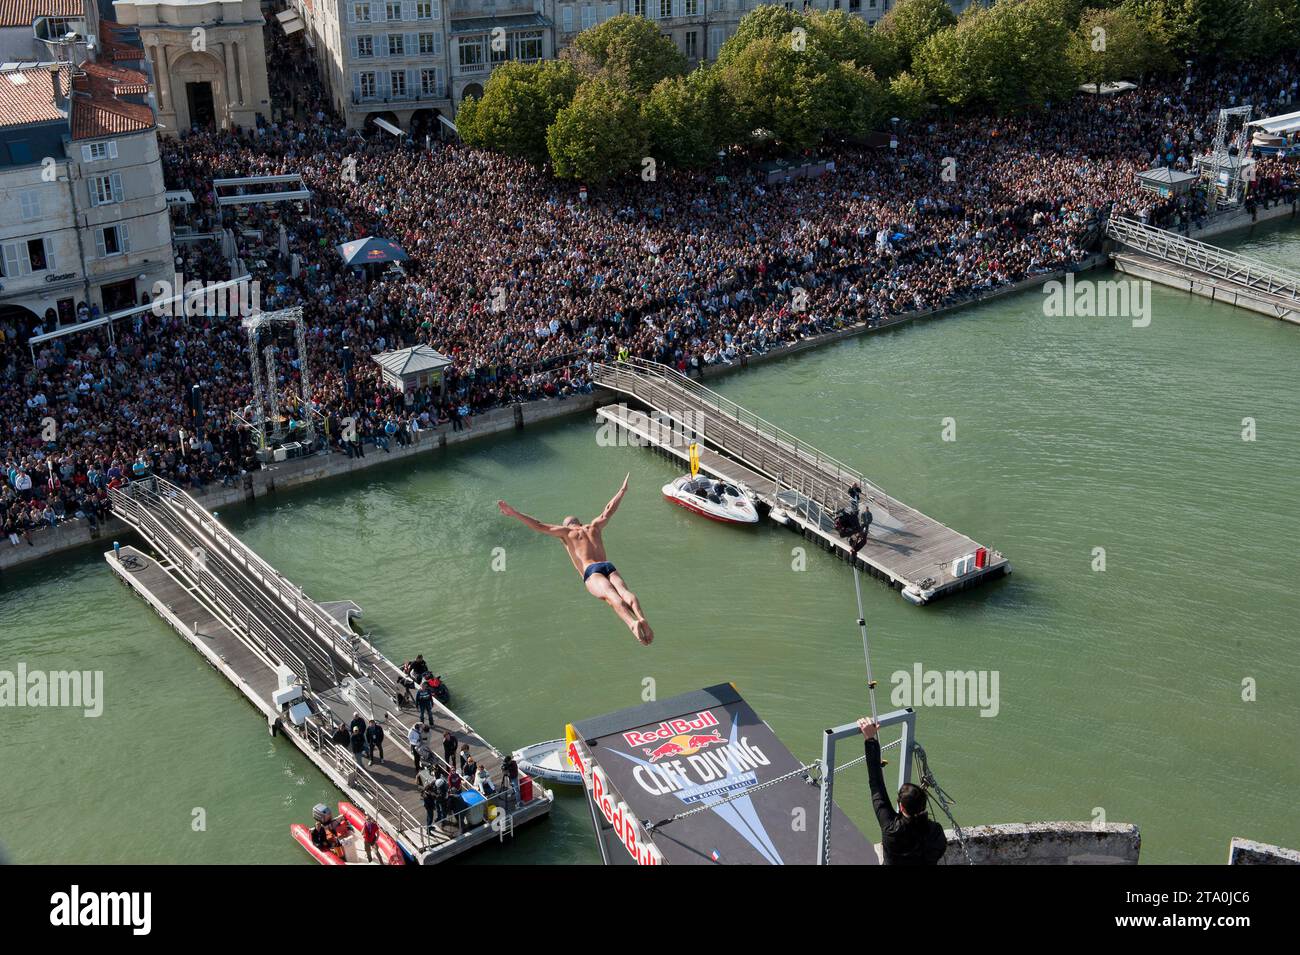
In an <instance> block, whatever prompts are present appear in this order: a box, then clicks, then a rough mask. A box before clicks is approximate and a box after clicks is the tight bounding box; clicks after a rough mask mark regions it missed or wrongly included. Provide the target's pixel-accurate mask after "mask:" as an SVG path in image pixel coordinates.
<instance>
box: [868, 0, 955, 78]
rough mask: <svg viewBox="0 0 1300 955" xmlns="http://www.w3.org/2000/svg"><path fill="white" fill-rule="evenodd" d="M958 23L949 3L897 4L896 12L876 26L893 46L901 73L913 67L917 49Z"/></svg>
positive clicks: (912, 0)
mask: <svg viewBox="0 0 1300 955" xmlns="http://www.w3.org/2000/svg"><path fill="white" fill-rule="evenodd" d="M956 22H957V16H956V14H954V13H953V12H952V7H950V6H949V5H948V0H898V3H897V4H896V5H895V6H894V9H892V10H890V11H889V12H888V13H886V14H885V15H884V17H882V18H881V20H880V22H879V23H878V24H876V29H877V30H879V31H880V32H881V33H882V34H884V36H885V37H887V38H888V39H889V41H890V42H891V43H892V44H893V46H894V55H895V57H896V58H897V60H898V63H899V66H900V68H902V69H908V68H910V67H911V65H912V59H913V57H914V56H915V55H916V51H917V49H918V48H919V47H920V46H921V45H922V44H924V43H925V41H926V40H928V39H930V37H932V36H934V35H935V34H936V33H938V32H939V31H940V30H946V29H948V28H949V27H951V26H953V24H955V23H956Z"/></svg>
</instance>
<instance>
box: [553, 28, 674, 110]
mask: <svg viewBox="0 0 1300 955" xmlns="http://www.w3.org/2000/svg"><path fill="white" fill-rule="evenodd" d="M564 55H565V56H566V57H567V58H568V59H569V60H570V61H571V62H572V63H573V64H574V65H575V66H576V67H577V68H578V70H579V71H581V72H582V73H583V75H585V76H589V77H592V78H595V79H603V80H607V81H609V82H611V83H615V84H617V85H619V86H622V87H624V88H626V89H629V90H632V91H633V92H636V93H639V94H645V93H648V92H650V90H651V89H653V88H654V85H655V84H656V83H658V82H659V81H660V80H662V79H664V78H665V77H668V76H683V75H685V73H686V70H687V62H686V57H684V56H682V54H681V52H680V51H679V50H678V49H677V46H676V45H675V44H674V43H673V41H672V40H671V39H669V38H668V37H666V36H664V35H663V34H662V33H660V32H659V28H658V27H657V26H655V24H653V23H651V22H650V21H649V20H647V19H646V18H645V17H634V16H630V15H628V14H622V15H620V16H617V17H613V18H612V19H609V20H606V21H605V22H604V23H602V24H600V25H599V26H595V27H592V28H591V29H590V30H584V31H583V32H582V33H579V34H578V36H577V37H576V38H575V39H574V41H573V43H572V45H571V46H570V47H569V48H568V49H567V50H566V51H565V53H564Z"/></svg>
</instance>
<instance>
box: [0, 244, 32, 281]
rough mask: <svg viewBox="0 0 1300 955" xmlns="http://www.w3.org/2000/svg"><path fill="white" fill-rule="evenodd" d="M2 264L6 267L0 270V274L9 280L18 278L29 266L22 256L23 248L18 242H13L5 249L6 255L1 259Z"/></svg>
mask: <svg viewBox="0 0 1300 955" xmlns="http://www.w3.org/2000/svg"><path fill="white" fill-rule="evenodd" d="M0 262H2V263H3V265H4V267H3V268H0V273H3V274H4V277H5V278H7V279H16V278H18V276H20V275H22V274H23V269H24V268H26V266H27V262H26V258H25V257H24V256H23V254H22V246H21V245H19V244H18V243H17V242H11V243H9V244H8V245H6V246H5V247H4V255H3V257H0ZM28 271H30V269H29V270H28Z"/></svg>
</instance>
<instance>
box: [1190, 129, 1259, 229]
mask: <svg viewBox="0 0 1300 955" xmlns="http://www.w3.org/2000/svg"><path fill="white" fill-rule="evenodd" d="M1254 109H1255V108H1254V107H1253V106H1233V107H1227V108H1224V109H1221V110H1219V118H1218V122H1217V123H1216V124H1215V130H1214V142H1213V143H1212V144H1211V145H1210V151H1209V152H1208V153H1206V154H1205V155H1203V156H1198V157H1197V159H1196V166H1197V169H1198V170H1199V171H1200V173H1201V178H1202V179H1203V180H1205V181H1206V183H1207V187H1208V190H1209V192H1210V195H1211V196H1213V197H1215V202H1216V206H1217V207H1218V208H1220V209H1224V208H1229V207H1232V206H1236V205H1239V204H1240V203H1241V202H1242V201H1243V200H1244V199H1245V198H1246V193H1247V192H1248V191H1249V188H1250V183H1251V182H1252V181H1253V180H1254V178H1255V175H1254V170H1255V161H1254V160H1253V159H1250V158H1248V157H1247V156H1246V151H1247V146H1248V144H1249V133H1248V131H1247V129H1246V123H1247V122H1249V120H1250V116H1251V114H1252V113H1253V112H1254ZM1237 116H1239V117H1241V124H1240V126H1236V125H1235V124H1234V123H1233V122H1232V120H1233V117H1237ZM1232 127H1235V128H1232Z"/></svg>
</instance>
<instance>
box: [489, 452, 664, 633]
mask: <svg viewBox="0 0 1300 955" xmlns="http://www.w3.org/2000/svg"><path fill="white" fill-rule="evenodd" d="M630 476H631V475H629V477H630ZM627 481H628V479H627V478H626V477H625V478H623V486H622V487H620V488H619V489H618V493H617V494H615V495H614V496H613V498H611V499H610V502H609V503H608V504H606V505H605V509H604V510H603V511H601V512H600V514H599V515H597V516H596V517H595V518H594V519H593V520H592V521H591V522H590V523H587V524H583V523H582V522H581V521H579V520H578V519H577V518H576V517H566V518H565V519H564V521H563V522H562V523H560V524H546V523H543V522H542V521H539V520H537V519H535V518H532V517H529V516H528V515H527V514H521V513H520V512H519V511H517V510H515V509H514V508H513V507H511V506H510V505H509V504H507V503H506V502H505V501H497V507H498V508H500V510H501V513H502V514H505V515H506V516H507V517H513V518H515V520H517V521H520V522H521V523H523V524H525V525H527V526H528V527H531V528H532V529H533V530H535V531H537V532H539V533H541V534H547V535H549V536H551V537H555V538H557V539H558V540H559V541H560V542H561V543H562V544H564V550H565V552H566V553H568V555H569V560H571V561H572V562H573V567H574V569H575V570H577V572H578V573H579V574H581V575H582V582H583V585H584V586H585V587H586V588H587V592H588V593H590V594H591V595H592V596H593V597H598V598H600V599H601V600H603V601H604V602H605V603H607V604H609V606H610V609H612V610H613V611H614V612H615V613H616V614H618V616H619V619H620V620H622V621H623V623H625V624H626V625H627V628H628V629H629V630H631V631H632V635H633V636H634V637H636V638H637V640H638V642H640V643H642V644H644V645H649V643H650V641H651V640H653V639H654V631H653V630H651V629H650V624H649V623H648V622H647V621H646V618H645V614H644V613H642V611H641V603H640V601H638V600H637V597H636V594H634V593H632V591H631V590H630V589H629V588H628V586H627V583H626V582H625V581H624V580H623V578H622V576H621V575H620V574H619V572H618V570H616V569H615V567H614V565H613V564H611V563H610V562H609V559H608V557H606V555H605V542H604V540H603V539H602V538H601V531H602V530H603V529H604V527H605V525H606V524H607V523H609V519H610V518H611V517H613V516H614V511H616V510H617V509H618V505H619V502H620V501H622V500H623V495H624V494H626V493H627Z"/></svg>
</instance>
